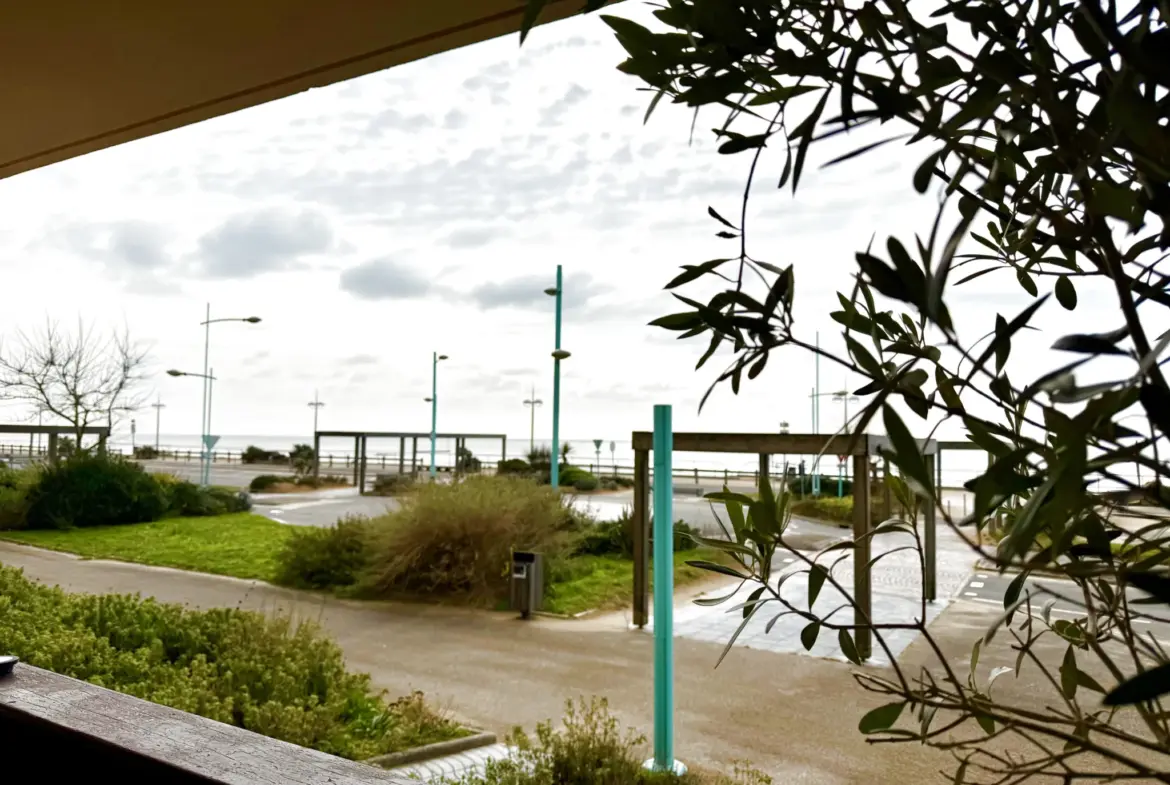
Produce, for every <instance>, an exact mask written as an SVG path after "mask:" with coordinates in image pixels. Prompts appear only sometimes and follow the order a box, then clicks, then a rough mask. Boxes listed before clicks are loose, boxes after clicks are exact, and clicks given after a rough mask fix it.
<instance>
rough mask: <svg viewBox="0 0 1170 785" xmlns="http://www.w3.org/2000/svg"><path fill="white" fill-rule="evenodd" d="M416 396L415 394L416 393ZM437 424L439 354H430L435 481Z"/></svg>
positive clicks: (433, 469)
mask: <svg viewBox="0 0 1170 785" xmlns="http://www.w3.org/2000/svg"><path fill="white" fill-rule="evenodd" d="M416 394H417V393H416ZM438 422H439V353H438V352H431V479H432V480H433V479H435V428H436V426H437V425H438Z"/></svg>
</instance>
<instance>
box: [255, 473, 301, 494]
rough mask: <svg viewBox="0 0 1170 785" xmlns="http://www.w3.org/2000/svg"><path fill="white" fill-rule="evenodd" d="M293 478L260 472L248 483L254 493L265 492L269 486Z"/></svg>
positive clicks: (272, 486)
mask: <svg viewBox="0 0 1170 785" xmlns="http://www.w3.org/2000/svg"><path fill="white" fill-rule="evenodd" d="M291 479H292V478H291V477H281V476H280V475H278V474H258V475H256V476H255V477H253V478H252V482H250V483H248V490H250V491H251V492H252V493H263V492H264V491H266V490H268V489H269V488H274V487H276V486H277V485H280V484H282V483H286V482H289V481H290V480H291Z"/></svg>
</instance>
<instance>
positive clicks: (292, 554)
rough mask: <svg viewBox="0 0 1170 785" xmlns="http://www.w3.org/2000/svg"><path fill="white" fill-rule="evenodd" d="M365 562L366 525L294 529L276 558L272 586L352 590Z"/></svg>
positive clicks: (344, 522) (350, 521)
mask: <svg viewBox="0 0 1170 785" xmlns="http://www.w3.org/2000/svg"><path fill="white" fill-rule="evenodd" d="M369 562H370V523H369V521H368V520H367V519H365V518H343V519H341V520H339V521H338V522H337V524H336V525H334V526H330V527H326V528H316V527H305V528H300V529H297V530H296V531H295V533H294V534H293V536H292V537H290V538H289V540H288V542H287V543H286V544H285V546H284V549H283V550H282V551H281V552H280V554H279V555H278V556H277V563H278V565H279V567H278V568H277V575H276V582H277V583H279V584H281V585H284V586H292V587H294V588H297V589H332V588H338V587H345V586H352V585H354V584H355V583H357V581H358V578H359V577H360V575H361V573H362V571H363V570H364V569H365V568H366V566H367V565H368V564H369Z"/></svg>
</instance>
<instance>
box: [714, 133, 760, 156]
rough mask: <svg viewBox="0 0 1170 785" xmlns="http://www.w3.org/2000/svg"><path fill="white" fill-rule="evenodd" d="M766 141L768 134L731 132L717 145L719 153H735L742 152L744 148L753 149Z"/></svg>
mask: <svg viewBox="0 0 1170 785" xmlns="http://www.w3.org/2000/svg"><path fill="white" fill-rule="evenodd" d="M767 141H768V134H755V135H753V136H741V135H740V134H733V135H731V138H730V139H728V140H727V141H726V142H724V143H723V144H721V145H719V153H720V155H735V154H736V153H742V152H743V151H744V150H755V149H756V148H759V147H763V146H764V144H765V143H766V142H767Z"/></svg>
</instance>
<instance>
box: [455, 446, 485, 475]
mask: <svg viewBox="0 0 1170 785" xmlns="http://www.w3.org/2000/svg"><path fill="white" fill-rule="evenodd" d="M455 466H456V468H458V469H459V471H461V472H465V473H474V472H478V471H479V470H480V469H481V468H482V467H483V464H482V462H481V461H480V460H479V458H476V457H475V455H474V454H473V453H472V452H471V450H469V449H467V448H466V447H464V446H463V445H459V447H458V448H457V449H456V450H455Z"/></svg>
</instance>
